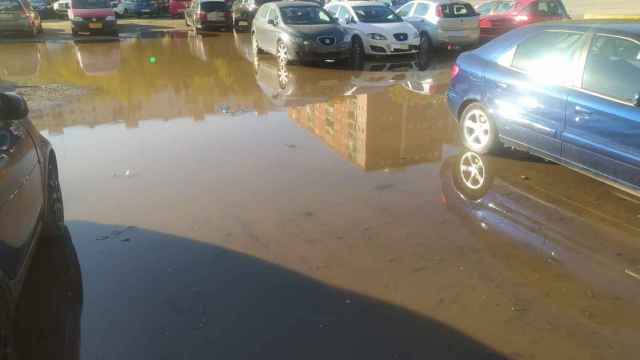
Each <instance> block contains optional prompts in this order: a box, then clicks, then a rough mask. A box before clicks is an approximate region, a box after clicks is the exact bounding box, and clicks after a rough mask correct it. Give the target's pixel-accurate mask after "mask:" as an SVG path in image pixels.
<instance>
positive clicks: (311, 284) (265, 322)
mask: <svg viewBox="0 0 640 360" xmlns="http://www.w3.org/2000/svg"><path fill="white" fill-rule="evenodd" d="M69 227H70V229H71V232H72V233H73V237H74V242H75V244H76V246H77V247H78V254H79V257H80V260H81V264H82V269H83V277H84V280H85V283H84V292H85V308H84V314H83V322H82V323H83V330H82V334H83V336H82V340H83V343H82V351H81V354H82V357H83V358H85V359H96V358H100V359H204V358H219V359H251V358H262V359H474V360H477V359H503V358H504V357H503V356H502V355H500V354H498V353H496V352H494V351H493V350H491V349H489V348H487V347H486V346H484V345H482V344H480V343H478V342H477V341H475V340H473V339H471V338H469V337H467V336H465V335H464V334H462V333H460V332H458V331H456V330H454V329H452V328H450V327H448V326H447V325H445V324H442V323H440V322H438V321H435V320H432V319H429V318H427V317H424V316H422V315H420V314H417V313H414V312H411V311H408V310H406V309H403V308H401V307H399V306H396V305H392V304H389V303H385V302H382V301H380V300H376V299H373V298H370V297H367V296H364V295H360V294H356V293H354V292H351V291H348V290H345V289H339V288H335V287H332V286H330V285H327V284H324V283H321V282H319V281H317V280H314V279H312V278H310V277H307V276H305V275H302V274H299V273H296V272H293V271H291V270H287V269H285V268H283V267H281V266H278V265H275V264H272V263H268V262H266V261H263V260H260V259H257V258H254V257H252V256H249V255H245V254H241V253H238V252H235V251H231V250H228V249H225V248H223V247H220V246H214V245H211V244H206V243H202V242H196V241H194V240H191V239H187V238H182V237H178V236H173V235H168V234H164V233H159V232H154V231H149V230H144V229H140V228H135V227H127V226H115V225H102V224H95V223H89V222H77V221H74V222H70V223H69ZM225 236H226V237H228V236H233V235H232V234H222V235H220V237H221V238H224V237H225ZM215 237H217V236H216V235H212V240H215V239H213V238H215ZM220 240H223V239H220ZM221 242H222V243H224V241H221ZM425 286H426V285H425Z"/></svg>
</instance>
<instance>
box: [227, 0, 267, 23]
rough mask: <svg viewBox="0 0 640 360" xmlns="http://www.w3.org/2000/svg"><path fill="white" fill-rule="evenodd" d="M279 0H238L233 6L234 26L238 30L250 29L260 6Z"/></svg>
mask: <svg viewBox="0 0 640 360" xmlns="http://www.w3.org/2000/svg"><path fill="white" fill-rule="evenodd" d="M272 1H277V0H236V1H235V2H234V3H233V6H232V7H231V12H232V17H233V27H234V28H235V29H236V30H249V29H251V24H252V23H253V18H254V16H256V11H258V8H259V7H260V6H261V5H262V4H265V3H268V2H272Z"/></svg>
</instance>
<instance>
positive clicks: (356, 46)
mask: <svg viewBox="0 0 640 360" xmlns="http://www.w3.org/2000/svg"><path fill="white" fill-rule="evenodd" d="M364 58H365V51H364V43H363V42H362V39H361V38H360V37H359V36H354V37H353V39H352V40H351V65H352V66H353V69H354V70H361V69H362V68H363V67H364Z"/></svg>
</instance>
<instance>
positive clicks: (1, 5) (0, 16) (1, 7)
mask: <svg viewBox="0 0 640 360" xmlns="http://www.w3.org/2000/svg"><path fill="white" fill-rule="evenodd" d="M41 32H42V22H41V21H40V15H39V14H38V12H37V11H35V10H34V9H33V8H32V7H31V4H30V3H29V2H28V1H25V0H0V33H26V34H29V35H31V36H33V37H36V36H38V34H40V33H41Z"/></svg>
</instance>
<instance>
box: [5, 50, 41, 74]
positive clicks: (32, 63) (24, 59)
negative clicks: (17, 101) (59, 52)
mask: <svg viewBox="0 0 640 360" xmlns="http://www.w3.org/2000/svg"><path fill="white" fill-rule="evenodd" d="M41 48H43V46H42V44H39V43H25V44H3V45H2V49H1V50H0V81H2V80H7V79H8V80H14V81H16V80H23V79H24V78H25V77H31V76H36V75H38V71H39V69H40V53H41Z"/></svg>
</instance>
